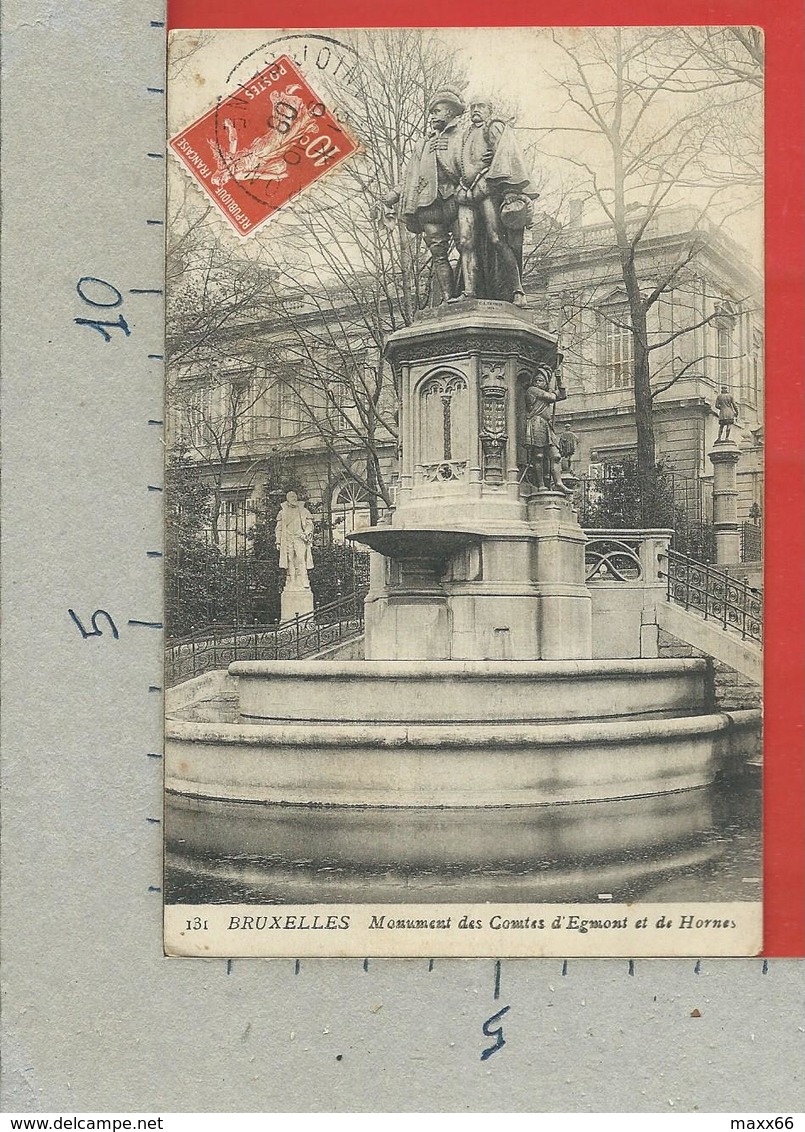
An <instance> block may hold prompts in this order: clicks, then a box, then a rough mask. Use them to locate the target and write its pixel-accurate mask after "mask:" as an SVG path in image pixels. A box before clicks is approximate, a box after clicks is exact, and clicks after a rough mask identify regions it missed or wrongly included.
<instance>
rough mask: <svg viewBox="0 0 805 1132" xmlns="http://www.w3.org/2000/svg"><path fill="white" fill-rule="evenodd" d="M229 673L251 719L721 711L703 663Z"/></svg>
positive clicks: (273, 664) (420, 665)
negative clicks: (714, 705)
mask: <svg viewBox="0 0 805 1132" xmlns="http://www.w3.org/2000/svg"><path fill="white" fill-rule="evenodd" d="M229 674H230V676H234V677H237V680H238V695H239V704H240V708H239V710H240V717H241V719H242V720H243V722H244V723H252V722H258V721H261V722H262V721H265V722H269V721H270V722H273V723H282V722H287V723H293V722H299V723H304V724H306V725H307V724H316V725H317V724H319V723H369V724H379V723H400V724H404V723H434V724H444V725H449V724H452V723H462V724H464V723H481V722H482V721H483V723H487V722H498V723H502V724H505V725H506V726H507V727H509V726H511V725H512V724H516V723H540V724H543V723H547V722H549V721H552V720H553V721H557V720H584V719H587V720H598V719H606V718H619V719H624V718H628V717H634V716H645V715H660V716H674V715H680V714H684V715H689V714H691V713H702V712H706V711H708V710H710V709H711V708H712V697H711V687H710V669H709V666H708V664H707V662H706V661H704V660H615V661H613V660H610V661H606V660H563V661H544V660H536V661H514V662H511V661H509V662H507V661H488V660H483V661H471V660H465V661H441V660H440V661H419V660H417V661H404V660H395V661H360V660H353V661H341V662H338V661H329V660H323V661H315V660H301V661H236V662H235V663H234V664H231V665H230V667H229ZM461 733H463V732H460V733H459V734H461Z"/></svg>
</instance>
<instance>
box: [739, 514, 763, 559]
mask: <svg viewBox="0 0 805 1132" xmlns="http://www.w3.org/2000/svg"><path fill="white" fill-rule="evenodd" d="M762 558H763V527H762V526H761V525H760V524H759V523H747V522H743V523H741V562H760V561H761V559H762Z"/></svg>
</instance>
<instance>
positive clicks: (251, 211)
mask: <svg viewBox="0 0 805 1132" xmlns="http://www.w3.org/2000/svg"><path fill="white" fill-rule="evenodd" d="M168 144H169V146H170V148H171V150H172V151H173V153H174V154H175V155H176V156H177V157H178V159H179V160H180V162H181V163H182V165H183V166H184V167H185V168H186V169H187V171H188V172H189V173H190V174H191V175H192V176H193V177H194V178H195V180H196V181H197V182H198V184H199V185H200V186H201V188H202V189H203V190H204V192H205V193H206V194H207V195H208V196H209V197H210V199H211V200H212V202H213V204H215V205H216V207H217V208H218V209H219V210H220V211H221V213H222V214H223V216H224V217H225V218H226V219H227V220H228V221H229V223H230V224H231V225H232V227H233V228H234V229H235V231H236V232H237V233H238V235H240V236H248V235H250V234H251V233H252V232H253V231H254V230H255V229H256V228H258V227H259V226H260V225H261V224H263V223H264V222H265V221H266V220H268V219H269V217H271V216H273V215H274V213H276V212H277V211H278V210H279V209H281V208H282V207H283V206H284V205H286V204H287V203H288V201H290V200H292V199H293V198H294V197H296V196H298V195H299V193H301V192H302V191H303V190H304V189H306V188H307V187H308V186H309V185H312V184H313V182H314V181H317V180H318V179H319V178H320V177H322V176H323V175H324V174H325V173H327V172H328V171H329V170H331V169H333V168H334V167H335V166H336V165H338V164H340V162H342V161H344V160H345V159H346V158H348V157H350V156H351V155H352V154H353V153H355V152H356V150H357V148H358V144H357V142H356V141H355V139H354V138H353V137H351V136H350V134H349V133H348V131H347V130H346V129H345V127H344V125H343V124H342V123H341V122H339V121H338V120H337V119H336V117H335V115H334V114H333V112H332V111H331V110H330V109H328V107H327V106H326V105H325V104H324V102H322V101H321V99H320V98H319V96H318V95H317V94H316V93H315V92H314V90H313V89H312V88H311V86H310V83H309V82H308V81H307V79H305V78H304V76H303V75H302V73H301V72H300V70H299V68H298V67H297V66H296V64H295V63H293V62H292V60H291V59H290V58H289V57H288V56H287V55H281V56H279V58H277V59H276V61H275V62H274V63H272V64H270V65H269V66H267V67H265V68H264V69H263V70H262V71H260V72H259V73H258V74H257V75H255V76H254V77H253V78H251V79H249V81H248V82H246V83H243V84H242V86H240V87H238V89H237V90H236V91H234V92H233V93H232V94H230V95H228V96H227V97H226V98H224V99H222V100H221V101H220V102H218V103H217V104H216V105H215V106H214V107H213V108H212V109H211V110H209V111H207V113H206V114H203V115H202V116H201V117H200V118H198V119H197V120H196V121H195V122H193V123H192V124H191V125H189V126H187V127H186V128H185V129H183V130H181V131H180V132H179V133H178V134H176V135H175V136H174V137H173V138H171V139H170V141H169V143H168Z"/></svg>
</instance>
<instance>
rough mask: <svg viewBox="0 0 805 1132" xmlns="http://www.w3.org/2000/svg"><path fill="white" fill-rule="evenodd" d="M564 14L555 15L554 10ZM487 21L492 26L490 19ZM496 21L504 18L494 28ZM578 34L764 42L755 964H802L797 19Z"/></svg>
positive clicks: (679, 1)
mask: <svg viewBox="0 0 805 1132" xmlns="http://www.w3.org/2000/svg"><path fill="white" fill-rule="evenodd" d="M559 11H560V12H561V13H562V14H565V9H560V10H559ZM496 15H497V18H495V16H496ZM501 15H505V18H501ZM266 16H267V8H266V5H265V0H169V3H168V26H169V27H170V28H182V27H184V28H204V27H212V28H226V27H243V28H249V27H255V28H260V27H265V26H266ZM538 16H539V19H540V20H541V21H542V25H541V26H550V25H551V24H553V25H555V26H559V27H561V26H563V25H565V24H566V23H567V22H568V21H567V20H565V19H562V18H561V15H557V18H554V19H551V18H550V14H549V13H546V11H545V9H544V7H543V8H542V10H540V11H539V12H537V9H536V8H535V6H534V3H533V0H508V2H507V3H506V5H505V6H503V5H499V6H498V8H497V11H496V10H495V9H494V8H492V7H490V6H489V4H488V3H487V0H441V3H440V4H439V5H438V8H437V7H435V6H434V4H433V0H407V2H406V3H405V4H404V5H403V4H400V3H399V2H397V3H393V4H387V5H386V6H385V7H384V8H383V10H382V11H381V10H379V9H378V6H377V2H376V0H372V2H370V0H314V3H313V4H312V5H310V6H306V7H305V9H304V10H302V9H301V8H300V10H299V12H298V14H295V13H294V9H293V7H291V8H284V9H283V23H284V25H285V26H287V27H300V28H308V27H310V28H314V27H318V28H338V27H378V26H384V27H399V26H407V27H418V26H421V27H435V26H438V27H458V26H470V27H473V26H478V27H490V26H508V27H517V26H531V25H533V24H534V23H535V21H536V19H537V17H538ZM572 16H573V23H574V24H577V25H585V24H587V25H596V24H597V25H601V26H607V25H612V24H622V25H630V24H632V25H646V24H649V23H651V24H654V25H663V24H665V25H668V24H671V25H673V24H693V25H696V24H698V25H701V24H716V25H717V24H752V25H755V26H758V27H762V28H763V29H764V32H765V35H766V63H767V77H766V147H767V150H766V152H767V159H766V175H767V180H766V194H767V195H766V499H765V507H764V513H765V528H766V618H765V623H766V666H765V672H766V689H765V752H766V755H765V781H764V868H763V882H764V951H763V954H764V955H766V956H775V957H779V956H802V955H805V822H804V821H803V819H804V818H805V757H804V756H805V751H804V749H803V748H804V745H805V729H804V728H803V722H804V716H805V643H804V642H803V628H804V627H805V605H804V604H803V590H804V589H805V587H804V586H803V581H804V580H805V539H804V538H803V535H804V533H805V523H804V522H803V519H805V506H804V499H803V488H804V487H805V468H804V467H803V423H804V422H805V400H804V399H803V372H804V371H805V340H804V338H803V309H804V308H805V304H804V303H803V300H804V299H805V289H804V288H803V264H804V263H805V254H804V253H805V225H804V224H803V189H804V188H805V168H804V167H803V138H804V137H805V83H804V82H803V79H804V78H805V66H803V57H804V56H803V50H804V48H805V41H804V39H803V8H802V6H801V5H800V4H799V2H798V0H775V2H774V3H772V2H771V0H769V2H768V3H766V4H764V3H762V2H759V0H710V2H707V3H703V2H702V0H674V2H669V0H660V2H658V0H654V2H653V3H652V4H650V5H648V6H647V5H646V4H644V3H637V2H636V0H576V2H575V3H574V4H573V11H572Z"/></svg>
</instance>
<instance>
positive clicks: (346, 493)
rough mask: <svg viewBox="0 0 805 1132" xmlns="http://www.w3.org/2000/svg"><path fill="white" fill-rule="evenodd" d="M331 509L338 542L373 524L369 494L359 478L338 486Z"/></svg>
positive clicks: (335, 536)
mask: <svg viewBox="0 0 805 1132" xmlns="http://www.w3.org/2000/svg"><path fill="white" fill-rule="evenodd" d="M330 510H331V514H332V522H333V538H334V539H335V540H336V542H343V541H344V539H345V538H346V536H347V535H351V534H352V532H353V531H365V530H366V528H367V527H370V526H371V525H372V520H371V516H370V513H369V495H368V493H367V491H366V488H365V487H364V486H363V484H360V483H358V481H357V480H344V482H343V483H340V484H339V485H338V486H337V487H336V489H335V491H334V492H333V497H332V502H331V505H330Z"/></svg>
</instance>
